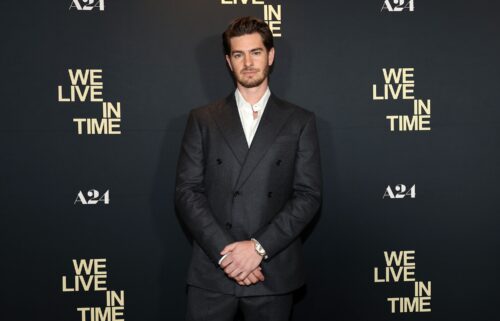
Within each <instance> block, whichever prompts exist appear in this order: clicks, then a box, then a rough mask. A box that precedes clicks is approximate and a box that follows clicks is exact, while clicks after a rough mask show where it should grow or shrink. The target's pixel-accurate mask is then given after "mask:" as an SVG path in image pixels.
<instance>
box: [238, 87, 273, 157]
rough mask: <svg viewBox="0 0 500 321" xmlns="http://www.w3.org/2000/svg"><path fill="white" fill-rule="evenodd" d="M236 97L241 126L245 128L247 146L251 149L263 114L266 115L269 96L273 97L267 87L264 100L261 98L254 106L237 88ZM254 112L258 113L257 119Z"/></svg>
mask: <svg viewBox="0 0 500 321" xmlns="http://www.w3.org/2000/svg"><path fill="white" fill-rule="evenodd" d="M234 96H235V98H236V105H237V106H238V113H239V114H240V120H241V125H242V126H243V131H244V132H245V137H246V139H247V144H248V147H249V148H250V145H251V144H252V140H253V137H254V136H255V132H257V128H258V127H259V122H260V119H261V118H262V114H263V113H264V109H266V105H267V101H268V100H269V96H271V91H270V90H269V87H267V89H266V92H265V93H264V95H263V96H262V98H260V100H259V101H258V102H256V103H255V104H254V105H252V104H250V103H248V102H247V101H246V100H245V98H243V96H242V95H241V93H240V91H239V90H238V89H237V88H236V91H235V92H234ZM254 111H256V112H257V113H258V114H257V118H256V119H254V118H253V112H254Z"/></svg>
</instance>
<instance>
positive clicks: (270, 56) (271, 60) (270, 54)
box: [267, 47, 274, 66]
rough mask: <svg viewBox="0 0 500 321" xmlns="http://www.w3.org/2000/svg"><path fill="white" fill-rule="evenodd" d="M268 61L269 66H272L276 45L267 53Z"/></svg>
mask: <svg viewBox="0 0 500 321" xmlns="http://www.w3.org/2000/svg"><path fill="white" fill-rule="evenodd" d="M267 62H268V65H269V66H272V64H273V62H274V47H273V48H271V50H269V52H268V53H267Z"/></svg>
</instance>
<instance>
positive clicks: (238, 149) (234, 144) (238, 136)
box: [214, 92, 248, 165]
mask: <svg viewBox="0 0 500 321" xmlns="http://www.w3.org/2000/svg"><path fill="white" fill-rule="evenodd" d="M215 113H216V117H214V119H215V122H216V123H217V126H218V127H219V129H220V130H221V132H222V134H223V136H224V139H225V140H226V142H227V144H228V145H229V148H230V149H231V151H232V152H233V154H234V156H235V157H236V159H237V160H238V162H239V163H240V165H242V164H243V163H244V162H245V158H246V156H247V153H248V143H247V140H246V138H245V133H244V131H243V126H242V125H241V120H240V115H239V113H238V107H237V106H236V99H235V97H234V92H233V93H231V94H230V95H229V96H228V97H227V98H226V100H225V101H224V103H223V104H221V105H219V106H218V108H216V109H215Z"/></svg>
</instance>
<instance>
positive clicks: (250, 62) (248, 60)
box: [243, 53, 253, 67]
mask: <svg viewBox="0 0 500 321" xmlns="http://www.w3.org/2000/svg"><path fill="white" fill-rule="evenodd" d="M243 63H244V64H245V67H250V66H253V60H252V56H251V55H250V54H249V53H246V54H245V60H244V61H243Z"/></svg>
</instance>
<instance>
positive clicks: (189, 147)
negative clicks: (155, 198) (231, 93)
mask: <svg viewBox="0 0 500 321" xmlns="http://www.w3.org/2000/svg"><path fill="white" fill-rule="evenodd" d="M204 167H205V155H204V152H203V140H202V133H201V128H200V124H199V121H198V120H197V118H196V115H195V113H194V112H193V111H191V112H190V113H189V117H188V121H187V125H186V130H185V132H184V138H183V140H182V145H181V151H180V155H179V161H178V164H177V178H176V187H175V203H176V207H177V214H178V216H179V218H180V219H181V220H182V221H183V223H184V224H185V226H186V227H187V228H188V230H189V231H190V232H191V235H192V236H193V238H194V240H195V241H196V242H197V243H198V245H200V247H201V248H202V249H203V250H204V251H205V253H206V254H207V255H208V257H209V258H210V259H211V260H212V261H213V262H214V263H216V264H217V262H218V261H219V259H220V257H221V255H220V251H222V249H223V248H224V247H225V246H226V245H227V244H229V243H232V242H233V238H232V237H231V235H230V234H229V233H228V232H227V231H226V230H225V229H224V228H223V227H221V226H220V224H219V223H218V222H217V220H216V219H215V217H214V215H213V213H212V211H211V209H210V205H209V202H208V199H207V197H206V194H205V188H204Z"/></svg>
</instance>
